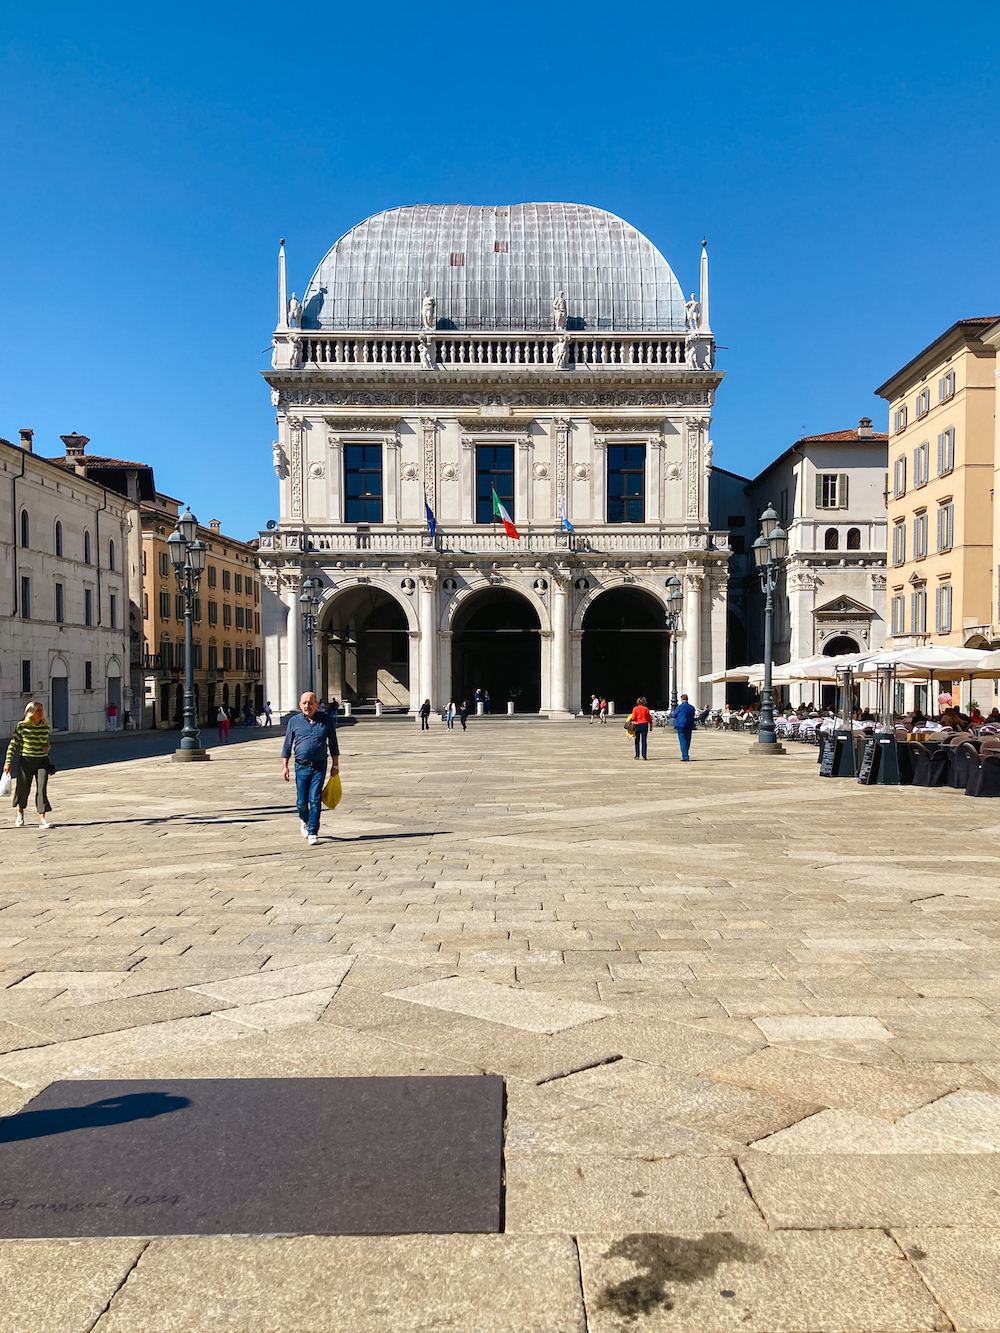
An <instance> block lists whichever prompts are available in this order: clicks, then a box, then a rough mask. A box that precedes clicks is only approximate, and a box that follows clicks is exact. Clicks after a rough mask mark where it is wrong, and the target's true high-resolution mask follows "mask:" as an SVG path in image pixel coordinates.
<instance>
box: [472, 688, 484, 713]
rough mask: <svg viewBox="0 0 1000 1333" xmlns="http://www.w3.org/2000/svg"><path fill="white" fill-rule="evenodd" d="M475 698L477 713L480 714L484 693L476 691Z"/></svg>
mask: <svg viewBox="0 0 1000 1333" xmlns="http://www.w3.org/2000/svg"><path fill="white" fill-rule="evenodd" d="M473 698H474V699H475V701H476V712H477V713H478V712H479V705H480V704H481V703H482V702H483V692H482V690H476V693H475V694H474V695H473Z"/></svg>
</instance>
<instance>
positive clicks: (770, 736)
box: [750, 505, 788, 754]
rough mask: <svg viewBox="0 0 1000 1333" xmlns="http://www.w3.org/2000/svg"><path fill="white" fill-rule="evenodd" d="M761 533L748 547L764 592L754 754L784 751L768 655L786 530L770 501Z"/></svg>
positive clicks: (786, 541)
mask: <svg viewBox="0 0 1000 1333" xmlns="http://www.w3.org/2000/svg"><path fill="white" fill-rule="evenodd" d="M760 528H761V535H760V536H759V537H758V538H757V540H756V541H755V542H754V544H753V546H752V547H751V548H750V549H751V550H752V551H753V560H754V564H755V565H756V567H757V573H758V574H759V575H760V587H761V591H762V592H763V593H764V692H763V697H762V699H761V704H760V731H759V732H758V733H757V741H756V744H755V745H754V746H753V747H752V749H753V751H754V752H756V753H757V754H784V753H785V751H784V748H783V747H782V746H780V745H779V744H778V738H777V736H776V735H775V732H774V698H773V695H772V693H771V668H772V663H771V658H772V656H773V654H774V589H775V587H776V586H777V583H778V571H779V570H780V569H781V566H782V564H783V562H784V559H785V557H786V556H787V555H788V533H787V532H786V531H785V530H784V528H783V527H781V526H780V524H779V523H778V515H777V513H776V511H775V509H774V506H773V505H768V507H767V508H766V509H765V510H764V512H763V514H761V516H760Z"/></svg>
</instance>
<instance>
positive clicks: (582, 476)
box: [573, 463, 590, 481]
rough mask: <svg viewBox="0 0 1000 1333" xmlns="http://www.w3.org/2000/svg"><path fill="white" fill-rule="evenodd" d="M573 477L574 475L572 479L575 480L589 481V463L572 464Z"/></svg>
mask: <svg viewBox="0 0 1000 1333" xmlns="http://www.w3.org/2000/svg"><path fill="white" fill-rule="evenodd" d="M573 477H574V480H576V481H589V480H590V464H589V463H577V464H576V465H575V466H574V468H573Z"/></svg>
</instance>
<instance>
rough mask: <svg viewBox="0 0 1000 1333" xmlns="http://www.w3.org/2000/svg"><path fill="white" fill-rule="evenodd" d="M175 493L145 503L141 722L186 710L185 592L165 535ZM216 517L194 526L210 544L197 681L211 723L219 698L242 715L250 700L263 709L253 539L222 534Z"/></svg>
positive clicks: (197, 621) (198, 616) (170, 723)
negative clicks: (199, 525) (178, 583)
mask: <svg viewBox="0 0 1000 1333" xmlns="http://www.w3.org/2000/svg"><path fill="white" fill-rule="evenodd" d="M179 510H180V501H178V500H174V499H173V498H172V497H171V496H169V495H162V494H159V493H157V496H156V500H155V503H152V504H150V503H146V504H143V506H142V509H141V519H142V590H143V591H142V625H143V638H144V652H143V667H144V692H145V706H144V709H143V726H146V727H179V726H181V725H182V721H183V710H184V598H183V597H182V596H181V595H180V593H179V591H178V587H177V580H176V578H175V576H174V570H173V566H172V565H171V563H170V553H169V550H168V548H167V538H168V537H169V536H170V534H171V532H172V531H173V528H174V524H175V523H176V521H177V516H178V513H179ZM219 528H220V525H219V522H218V520H216V519H213V520H212V521H211V523H210V524H209V525H208V527H207V528H205V527H199V529H198V538H199V540H200V541H203V542H204V543H205V545H206V547H207V548H208V551H207V555H206V557H205V572H204V573H203V574H202V576H201V584H200V586H199V588H198V596H197V597H196V598H195V603H194V639H193V649H194V651H193V654H192V656H193V659H194V682H195V684H194V688H195V703H196V709H197V716H198V725H199V726H202V727H204V726H214V725H215V718H216V714H217V712H218V709H219V706H220V704H221V705H225V707H226V708H227V709H229V711H230V713H231V714H232V716H233V719H234V721H241V720H242V715H243V714H242V710H243V706H244V704H246V703H247V701H249V702H250V704H251V706H252V708H253V710H254V712H255V714H259V713H261V712H262V711H263V706H264V699H263V693H262V691H263V687H262V685H261V666H260V658H261V629H260V574H259V570H258V562H257V549H256V543H255V542H254V543H248V542H241V541H237V540H236V539H235V538H233V537H225V536H223V535H222V533H221V532H220V530H219Z"/></svg>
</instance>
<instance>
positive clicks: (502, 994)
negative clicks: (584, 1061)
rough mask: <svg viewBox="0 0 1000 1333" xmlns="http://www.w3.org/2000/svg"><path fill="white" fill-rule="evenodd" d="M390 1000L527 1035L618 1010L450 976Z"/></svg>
mask: <svg viewBox="0 0 1000 1333" xmlns="http://www.w3.org/2000/svg"><path fill="white" fill-rule="evenodd" d="M389 998H390V999H395V1000H408V1001H410V1002H411V1003H413V1004H424V1005H429V1006H430V1007H431V1008H434V1009H446V1010H450V1011H451V1012H452V1013H457V1014H468V1015H469V1016H470V1017H472V1018H485V1019H487V1020H488V1021H489V1022H491V1023H502V1024H504V1025H505V1026H507V1027H514V1028H522V1029H524V1031H526V1032H561V1031H562V1030H563V1029H564V1028H573V1027H578V1026H579V1025H580V1024H582V1023H592V1022H594V1021H595V1020H597V1019H601V1018H605V1017H607V1016H608V1015H609V1014H611V1013H613V1012H614V1011H613V1010H611V1009H606V1008H604V1007H603V1006H601V1005H596V1004H583V1003H581V1002H580V1001H578V1000H560V999H557V998H556V997H554V996H552V995H548V994H545V993H543V992H536V991H529V990H516V989H514V988H513V987H511V986H498V985H496V984H495V983H493V982H489V981H479V980H477V979H475V978H471V977H469V978H466V977H448V978H445V979H444V980H442V981H426V982H423V983H422V984H420V985H418V986H409V987H406V988H405V989H404V990H396V991H390V992H389Z"/></svg>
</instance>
